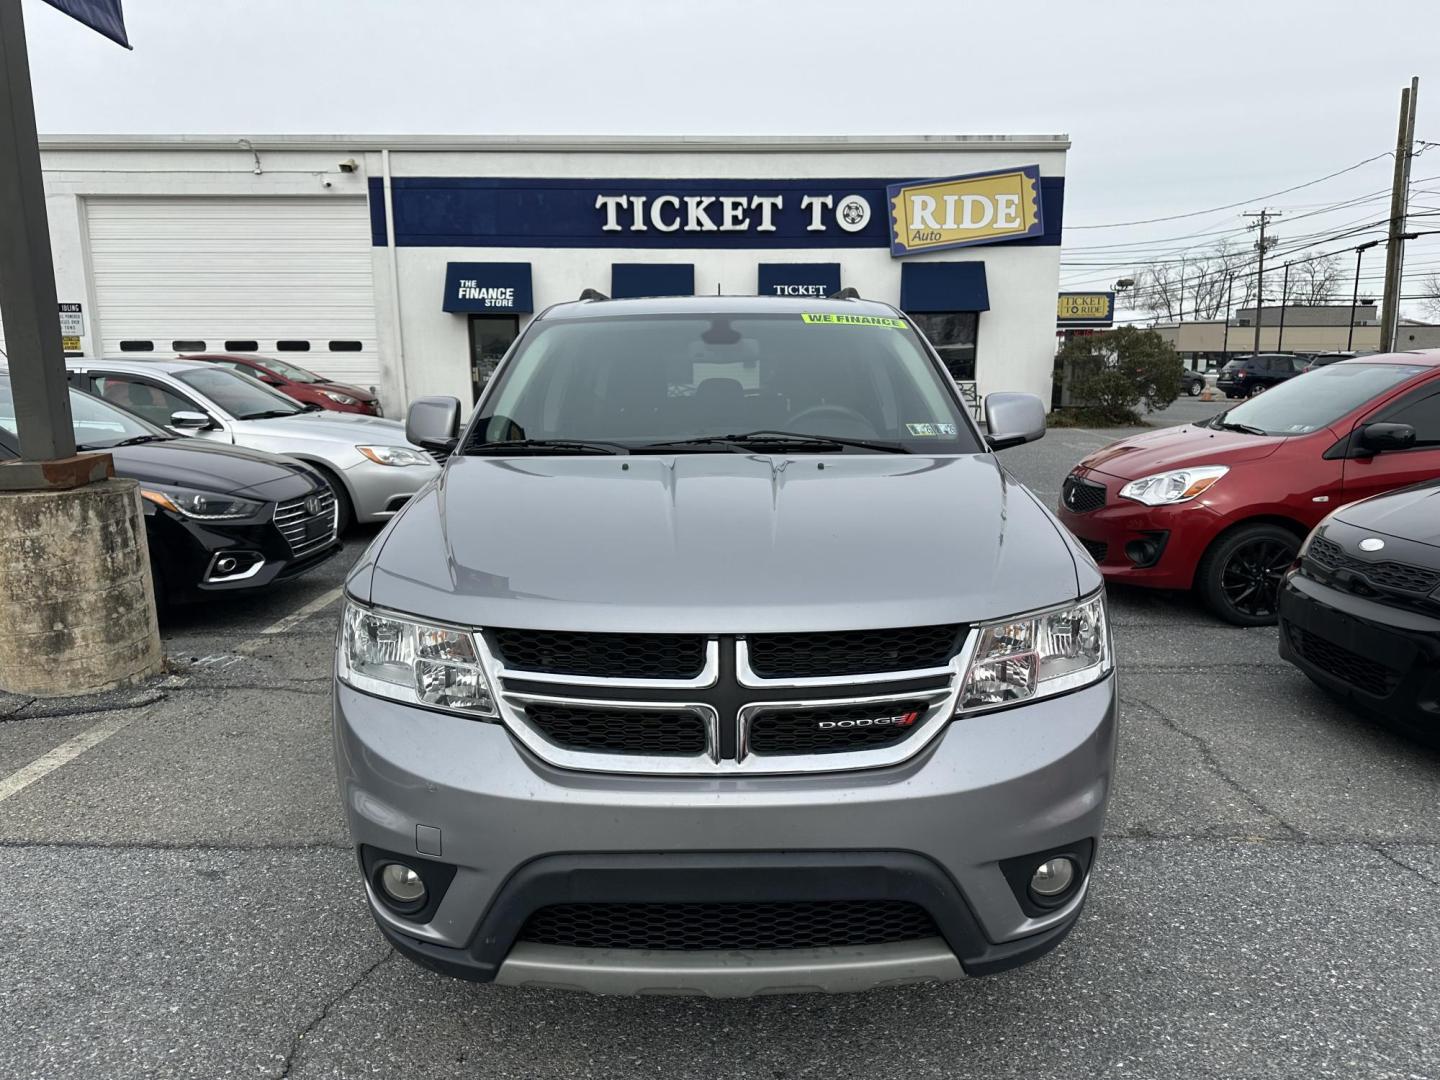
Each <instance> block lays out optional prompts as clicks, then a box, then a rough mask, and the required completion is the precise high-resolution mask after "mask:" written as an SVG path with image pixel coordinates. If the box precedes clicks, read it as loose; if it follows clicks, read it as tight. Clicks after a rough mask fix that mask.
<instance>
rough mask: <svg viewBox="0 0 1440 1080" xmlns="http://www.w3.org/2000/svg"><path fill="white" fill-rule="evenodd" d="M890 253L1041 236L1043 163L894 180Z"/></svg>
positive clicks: (890, 196)
mask: <svg viewBox="0 0 1440 1080" xmlns="http://www.w3.org/2000/svg"><path fill="white" fill-rule="evenodd" d="M885 193H886V195H887V196H888V199H889V204H890V254H891V255H896V256H899V255H913V254H915V253H916V252H920V251H939V250H942V249H944V248H957V247H971V246H973V245H975V244H995V243H999V242H1000V241H1002V240H1022V239H1024V238H1026V237H1029V236H1041V235H1043V234H1044V232H1045V222H1044V220H1043V218H1042V216H1041V211H1040V166H1038V165H1022V166H1020V167H1019V168H1016V169H1005V170H1002V171H999V172H986V173H970V174H969V175H966V176H951V177H946V178H944V179H941V180H920V181H914V182H910V183H903V184H890V185H889V186H888V187H886V189H885Z"/></svg>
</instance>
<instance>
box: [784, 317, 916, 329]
mask: <svg viewBox="0 0 1440 1080" xmlns="http://www.w3.org/2000/svg"><path fill="white" fill-rule="evenodd" d="M800 318H801V319H803V320H804V321H805V322H807V323H832V324H835V325H837V326H886V327H889V328H890V329H891V330H904V329H905V320H904V319H887V318H885V317H883V316H881V315H801V316H800Z"/></svg>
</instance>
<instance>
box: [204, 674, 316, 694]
mask: <svg viewBox="0 0 1440 1080" xmlns="http://www.w3.org/2000/svg"><path fill="white" fill-rule="evenodd" d="M325 681H326V682H329V679H328V678H327V679H326V680H325ZM177 689H184V690H191V691H196V692H199V693H206V692H208V691H211V690H261V691H270V692H273V693H282V694H298V695H300V696H301V697H329V696H330V691H329V690H306V689H304V688H303V687H299V686H294V685H285V684H277V683H218V682H204V681H199V682H192V683H191V684H190V685H188V686H185V687H177Z"/></svg>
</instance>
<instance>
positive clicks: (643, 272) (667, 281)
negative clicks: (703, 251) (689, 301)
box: [610, 263, 695, 300]
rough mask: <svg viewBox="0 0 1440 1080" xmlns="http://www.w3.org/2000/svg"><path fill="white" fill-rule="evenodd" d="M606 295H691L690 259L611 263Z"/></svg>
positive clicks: (692, 269) (692, 268)
mask: <svg viewBox="0 0 1440 1080" xmlns="http://www.w3.org/2000/svg"><path fill="white" fill-rule="evenodd" d="M610 295H611V296H613V297H615V299H617V300H618V299H620V298H621V297H625V296H694V295H695V264H694V263H612V264H611V266H610Z"/></svg>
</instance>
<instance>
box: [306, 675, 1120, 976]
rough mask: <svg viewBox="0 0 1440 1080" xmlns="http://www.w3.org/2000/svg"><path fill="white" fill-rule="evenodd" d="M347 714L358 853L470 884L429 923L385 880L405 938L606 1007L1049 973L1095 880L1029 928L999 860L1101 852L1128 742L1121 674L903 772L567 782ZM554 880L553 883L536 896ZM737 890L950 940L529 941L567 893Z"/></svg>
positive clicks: (955, 728) (969, 721)
mask: <svg viewBox="0 0 1440 1080" xmlns="http://www.w3.org/2000/svg"><path fill="white" fill-rule="evenodd" d="M334 706H335V740H336V754H337V763H338V771H339V779H340V787H341V792H342V796H343V799H344V804H345V810H346V814H347V817H348V819H349V824H350V829H351V835H352V837H353V839H354V841H355V843H356V844H357V846H360V847H362V848H366V847H368V848H375V849H380V850H382V851H387V852H393V853H396V854H397V855H399V854H403V855H411V856H412V857H413V858H416V859H417V860H424V859H426V858H431V859H436V860H439V861H441V862H443V864H445V865H446V866H447V867H453V868H454V876H453V879H452V880H450V882H449V884H448V887H447V888H445V890H444V893H443V896H442V898H441V899H440V901H439V905H438V907H437V908H436V909H435V910H434V911H433V913H429V914H427V915H426V916H425V918H426V921H425V922H424V923H420V924H417V923H414V922H411V921H408V920H406V919H405V918H403V917H401V916H399V915H397V914H395V913H394V912H392V911H391V910H390V909H389V908H387V907H386V906H385V905H384V904H382V903H380V902H379V901H378V899H377V897H376V895H375V893H374V891H373V887H372V886H371V885H370V884H369V882H368V881H367V885H366V888H367V891H368V892H369V899H370V906H371V911H372V914H373V915H374V917H375V919H376V921H377V923H379V925H380V926H381V929H382V930H383V931H384V933H385V935H386V937H387V938H388V939H389V940H390V941H391V942H392V943H393V944H395V945H396V947H397V948H399V949H400V950H401V951H403V952H405V953H406V954H407V955H409V956H411V957H413V958H414V959H416V960H418V961H420V962H421V963H424V964H426V965H427V966H430V967H433V968H436V969H438V970H442V971H445V972H447V973H450V974H455V975H461V976H463V977H466V978H471V979H479V980H490V979H495V980H497V981H500V982H502V983H522V984H543V985H547V986H566V987H574V988H582V989H588V990H592V991H600V992H632V993H634V992H645V991H670V992H677V991H678V992H696V993H707V994H717V995H733V994H753V993H761V992H767V991H770V992H775V991H785V990H799V989H807V990H808V989H818V990H856V989H863V988H865V987H867V986H874V985H881V984H885V983H890V982H896V981H914V980H917V979H935V978H951V977H955V976H958V975H960V974H961V973H970V974H984V973H986V972H989V971H994V970H1000V969H1002V968H1005V967H1010V966H1014V965H1015V964H1018V963H1023V962H1025V961H1026V960H1028V959H1032V958H1034V957H1035V956H1038V955H1040V954H1041V953H1043V952H1045V951H1047V950H1048V949H1050V948H1052V947H1053V946H1054V945H1055V944H1057V943H1058V942H1059V941H1060V940H1061V939H1062V938H1063V937H1064V935H1065V934H1066V933H1067V932H1068V931H1069V929H1070V927H1071V926H1072V925H1073V924H1074V922H1075V920H1076V918H1077V917H1078V915H1079V912H1080V908H1081V906H1082V905H1083V903H1084V899H1085V892H1086V888H1085V884H1082V886H1081V888H1080V889H1079V890H1078V891H1077V892H1076V893H1075V894H1074V895H1073V896H1071V897H1070V898H1069V899H1068V900H1067V902H1066V903H1065V904H1064V905H1063V906H1062V907H1059V908H1057V909H1054V910H1051V911H1044V912H1036V913H1034V914H1030V913H1027V911H1026V910H1024V909H1023V908H1022V906H1021V903H1020V900H1019V898H1018V896H1017V893H1016V891H1015V890H1014V889H1013V888H1012V886H1011V884H1010V882H1009V881H1008V880H1007V878H1006V875H1005V873H1004V871H1003V869H1002V867H1001V861H1002V860H1009V859H1012V858H1015V857H1018V856H1024V855H1028V854H1031V853H1035V852H1040V851H1047V850H1050V849H1054V848H1060V847H1065V846H1073V845H1087V847H1086V850H1093V848H1092V847H1090V846H1088V845H1093V843H1094V841H1096V840H1098V838H1099V836H1100V833H1101V830H1102V826H1103V822H1104V814H1105V805H1106V801H1107V798H1108V795H1109V790H1110V780H1111V772H1112V768H1113V760H1114V752H1115V734H1116V692H1115V679H1114V676H1113V675H1112V676H1110V677H1108V678H1107V679H1105V680H1104V681H1103V682H1101V683H1099V684H1096V685H1094V686H1091V687H1088V688H1086V689H1084V690H1080V691H1076V692H1074V693H1071V694H1068V695H1065V696H1062V697H1058V698H1053V699H1048V700H1044V701H1040V702H1035V703H1033V704H1029V705H1025V706H1021V707H1017V708H1014V709H1009V710H1005V711H1001V712H996V713H991V714H988V715H981V716H975V717H968V718H965V719H962V720H957V721H954V722H952V723H951V725H950V726H949V728H948V729H947V730H946V731H945V733H944V734H943V735H942V736H941V737H939V738H938V739H936V740H935V741H934V742H933V743H932V744H930V745H929V746H928V747H927V748H926V749H925V750H924V751H923V752H921V753H920V754H919V755H918V756H917V757H915V758H913V759H911V760H909V761H906V762H904V763H901V764H899V765H895V766H891V767H888V768H883V769H874V770H869V771H862V772H851V773H833V774H832V773H818V774H808V775H803V776H796V775H791V776H785V775H779V776H754V777H743V778H737V777H694V776H685V777H664V776H633V775H631V776H619V775H613V774H600V773H582V772H573V771H569V770H564V769H559V768H555V767H553V766H550V765H547V764H545V763H543V762H541V761H539V760H538V759H537V758H535V757H534V756H533V755H532V754H530V753H529V752H528V751H527V750H525V749H524V748H523V747H521V746H520V744H519V743H517V742H516V741H515V740H514V739H512V738H511V736H510V735H509V734H508V733H507V731H506V730H505V728H503V727H502V726H500V725H499V724H495V723H487V722H481V721H473V720H468V719H465V718H462V717H456V716H449V715H446V714H442V713H436V712H428V711H425V710H420V709H413V708H409V707H407V706H403V705H400V704H397V703H394V702H390V701H385V700H381V699H378V698H374V697H370V696H368V695H365V694H362V693H360V692H357V691H355V690H353V689H351V688H350V687H348V686H345V685H343V684H338V683H337V684H336V687H335V699H334ZM417 828H418V831H417ZM422 846H423V848H424V849H425V850H424V852H423V853H422V852H421V850H420V848H421V847H422ZM412 853H413V854H412ZM537 877H538V878H543V879H544V880H546V881H547V882H548V883H549V884H547V885H546V886H545V887H544V888H537V887H535V886H534V885H532V884H530V882H532V880H533V879H536V878H537ZM556 882H558V883H559V885H558V886H556V885H555V883H556ZM1086 884H1088V880H1087V883H1086ZM557 888H558V890H559V891H558V892H557V891H556V889H557ZM727 890H729V891H730V893H732V894H733V895H734V896H736V897H745V898H747V899H765V900H794V901H811V900H825V899H827V898H831V897H832V896H834V895H838V894H837V893H834V892H833V890H840V892H843V893H846V894H847V895H849V896H850V897H851V898H852V899H864V898H873V899H890V898H895V897H897V896H902V895H903V896H911V897H913V898H917V899H916V900H915V902H917V903H919V904H920V905H921V906H922V907H924V908H926V910H927V911H928V912H929V913H930V915H931V916H932V917H933V919H934V922H935V924H936V926H937V927H938V928H939V931H940V933H939V935H938V936H937V937H934V938H925V939H922V940H920V941H905V942H895V943H889V944H878V945H863V946H853V947H835V948H824V949H819V950H807V949H794V950H790V949H774V950H753V951H744V950H740V951H718V950H717V951H703V950H696V951H688V950H682V951H675V952H667V951H659V950H639V949H637V950H630V949H593V948H585V949H574V948H566V947H562V946H556V945H537V944H534V943H532V942H527V941H521V942H517V941H516V937H517V934H518V931H519V929H520V927H521V926H522V925H523V923H524V921H525V918H526V917H527V916H528V915H529V914H530V913H531V911H533V910H534V909H535V907H536V906H537V905H543V904H544V903H554V902H556V900H555V897H557V896H560V897H564V898H565V902H582V903H602V902H609V900H610V899H611V898H615V897H620V898H623V899H626V900H630V901H635V902H643V901H644V900H645V899H646V898H650V899H651V900H652V901H653V902H657V903H658V902H665V901H667V899H670V898H674V899H676V900H678V901H680V902H684V901H686V900H687V899H690V898H698V899H706V898H711V899H714V898H719V899H721V900H723V899H725V896H726V894H727ZM735 890H739V891H738V892H735ZM877 893H878V894H880V895H876V894H877Z"/></svg>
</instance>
